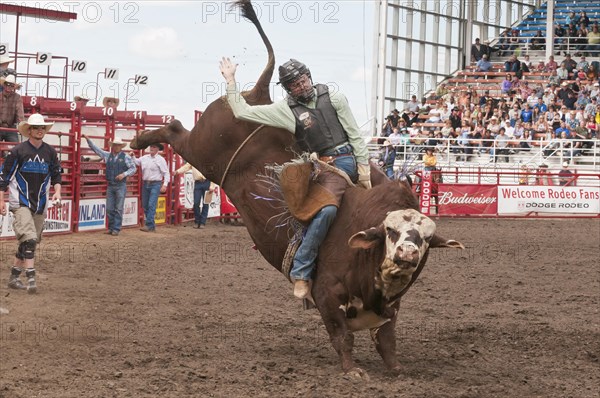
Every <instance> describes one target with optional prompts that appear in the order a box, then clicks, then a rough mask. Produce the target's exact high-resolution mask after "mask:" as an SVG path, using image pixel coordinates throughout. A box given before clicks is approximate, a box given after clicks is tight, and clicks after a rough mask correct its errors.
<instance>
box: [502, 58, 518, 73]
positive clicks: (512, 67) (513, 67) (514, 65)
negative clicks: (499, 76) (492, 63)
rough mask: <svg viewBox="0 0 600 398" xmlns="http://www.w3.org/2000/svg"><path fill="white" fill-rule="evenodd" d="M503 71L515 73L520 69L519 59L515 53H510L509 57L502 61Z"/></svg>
mask: <svg viewBox="0 0 600 398" xmlns="http://www.w3.org/2000/svg"><path fill="white" fill-rule="evenodd" d="M504 71H505V72H513V73H517V72H520V71H521V61H519V59H518V58H517V56H516V55H511V56H510V58H509V59H508V60H507V61H506V62H505V63H504Z"/></svg>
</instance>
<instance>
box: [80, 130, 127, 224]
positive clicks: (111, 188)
mask: <svg viewBox="0 0 600 398" xmlns="http://www.w3.org/2000/svg"><path fill="white" fill-rule="evenodd" d="M82 137H83V138H85V139H86V140H87V143H88V145H89V147H90V148H91V149H92V151H94V152H95V153H96V155H98V156H100V157H101V158H102V160H104V162H105V163H106V180H107V182H108V186H107V189H106V216H107V218H108V231H107V232H106V233H107V234H109V235H113V236H117V235H119V232H120V231H121V225H122V223H123V207H124V205H125V195H126V193H127V186H126V183H127V177H129V176H132V175H133V174H135V171H136V167H135V163H134V162H133V159H131V157H130V156H129V155H127V154H126V153H125V152H123V148H124V147H125V146H126V145H127V144H126V143H124V142H123V141H122V140H120V139H115V140H113V141H111V142H109V145H110V151H105V150H102V149H100V148H99V147H98V146H97V145H96V144H94V143H93V142H92V141H91V140H90V138H89V137H88V136H87V134H82Z"/></svg>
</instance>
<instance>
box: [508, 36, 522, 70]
mask: <svg viewBox="0 0 600 398" xmlns="http://www.w3.org/2000/svg"><path fill="white" fill-rule="evenodd" d="M508 43H509V44H510V51H511V52H512V53H513V54H514V55H515V56H518V55H519V54H520V53H521V48H520V47H519V46H520V44H521V39H520V38H519V31H518V30H517V29H513V30H512V31H511V32H510V39H509V40H508ZM507 72H508V71H507Z"/></svg>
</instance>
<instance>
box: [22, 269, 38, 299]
mask: <svg viewBox="0 0 600 398" xmlns="http://www.w3.org/2000/svg"><path fill="white" fill-rule="evenodd" d="M25 276H26V277H27V293H30V294H33V293H36V292H37V285H36V284H35V269H34V268H29V269H28V270H27V271H25Z"/></svg>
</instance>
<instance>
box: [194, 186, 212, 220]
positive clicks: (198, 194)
mask: <svg viewBox="0 0 600 398" xmlns="http://www.w3.org/2000/svg"><path fill="white" fill-rule="evenodd" d="M209 188H210V181H209V180H204V181H196V182H195V183H194V221H195V222H196V224H199V225H206V219H207V218H208V203H204V205H203V206H202V209H200V200H201V199H202V197H204V194H205V193H206V191H208V189H209Z"/></svg>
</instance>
